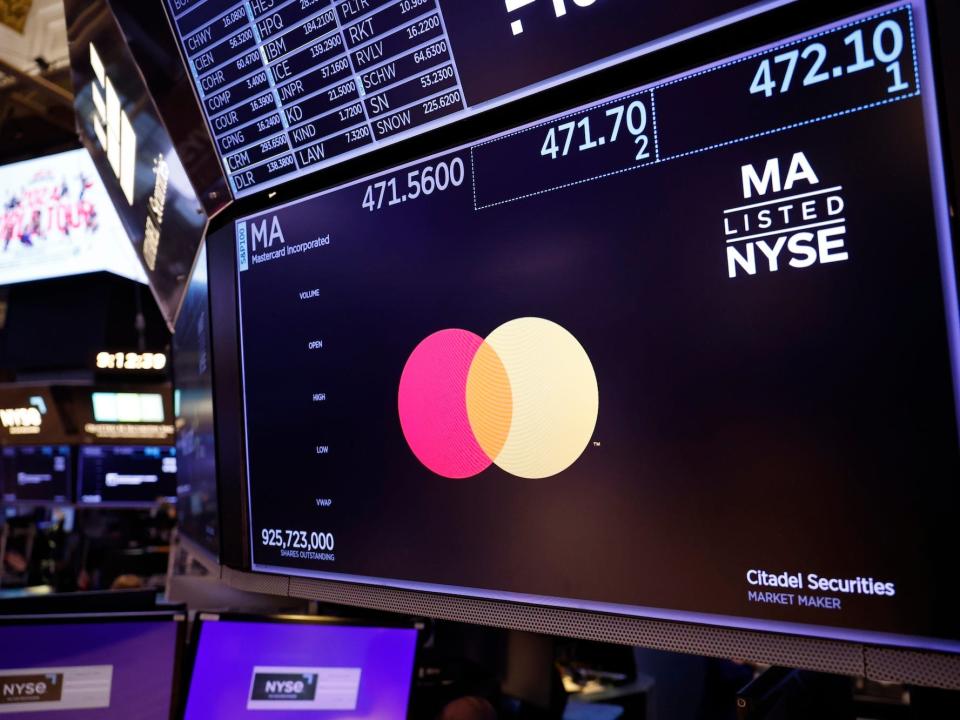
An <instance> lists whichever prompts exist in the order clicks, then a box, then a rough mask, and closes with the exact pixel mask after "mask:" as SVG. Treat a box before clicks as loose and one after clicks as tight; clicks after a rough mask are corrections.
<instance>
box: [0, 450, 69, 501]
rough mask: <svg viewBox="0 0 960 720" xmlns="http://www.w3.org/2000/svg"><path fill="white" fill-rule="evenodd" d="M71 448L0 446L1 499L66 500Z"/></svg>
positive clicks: (67, 497)
mask: <svg viewBox="0 0 960 720" xmlns="http://www.w3.org/2000/svg"><path fill="white" fill-rule="evenodd" d="M71 470H72V463H71V451H70V447H69V446H66V445H8V446H6V447H3V448H0V486H2V489H3V492H2V495H0V499H2V500H3V502H6V503H30V504H33V503H43V504H56V503H65V502H69V500H70V478H71Z"/></svg>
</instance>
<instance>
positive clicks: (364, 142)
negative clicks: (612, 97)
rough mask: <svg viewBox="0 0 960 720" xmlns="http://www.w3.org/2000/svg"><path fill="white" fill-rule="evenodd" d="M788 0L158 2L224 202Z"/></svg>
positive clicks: (293, 0)
mask: <svg viewBox="0 0 960 720" xmlns="http://www.w3.org/2000/svg"><path fill="white" fill-rule="evenodd" d="M787 2H789V0H771V1H770V2H751V1H750V0H709V2H706V1H705V0H682V2H674V3H670V4H665V3H639V2H635V1H634V0H603V2H598V1H597V0H507V1H506V2H505V3H504V2H503V1H502V0H483V1H478V2H461V1H460V0H167V8H168V11H169V15H170V18H171V22H172V25H173V27H174V29H175V32H176V34H177V36H178V37H179V39H180V47H181V51H182V53H183V57H184V61H185V62H186V64H187V67H188V69H189V71H190V75H191V77H192V79H193V83H194V87H195V90H196V93H197V97H198V99H199V101H200V104H201V105H202V107H203V112H204V114H205V115H206V117H207V121H208V124H209V129H210V132H211V134H212V136H213V138H214V144H215V145H216V148H217V151H218V153H219V154H220V157H221V160H222V162H223V166H224V170H225V172H226V174H227V177H228V178H229V182H230V186H231V189H232V191H233V193H234V195H235V196H237V197H241V196H244V195H248V194H250V193H253V192H256V191H257V190H261V189H264V188H268V187H271V186H273V185H276V184H278V183H281V182H285V181H287V180H290V179H291V178H294V177H298V176H300V175H304V174H306V173H310V172H313V171H315V170H318V169H320V168H323V167H326V166H329V165H331V164H333V163H337V162H340V161H342V160H345V159H347V158H350V157H353V156H356V155H358V154H361V153H365V152H368V151H370V150H372V149H375V148H377V147H380V146H382V145H384V144H386V143H392V142H395V141H397V140H400V139H403V138H405V137H410V136H411V135H414V134H417V133H420V132H424V131H425V130H428V129H430V128H432V127H436V126H438V125H440V124H445V123H449V122H452V121H455V120H458V119H461V118H463V117H465V116H466V115H467V114H468V113H469V112H470V111H471V110H474V109H480V108H486V107H491V106H493V105H498V104H502V103H504V102H508V101H510V100H513V99H516V98H517V97H520V96H522V95H524V94H528V93H530V92H532V91H535V90H537V89H539V88H542V87H544V86H546V85H550V84H555V83H557V82H560V81H563V80H567V79H569V78H571V77H573V76H574V75H579V74H583V73H584V72H587V71H589V70H592V69H596V67H598V66H600V65H602V64H604V63H607V62H610V61H611V60H612V59H613V58H616V59H617V60H622V59H624V58H626V57H628V56H630V55H635V54H638V53H641V52H643V51H644V50H645V49H648V47H647V46H649V45H650V44H651V43H653V42H654V41H657V42H658V43H660V44H665V43H669V42H673V41H675V40H676V36H678V35H679V34H680V33H681V32H683V33H684V34H686V35H692V34H696V33H700V32H704V31H706V30H709V29H711V28H713V27H717V26H719V25H723V24H727V23H730V22H734V21H735V20H737V19H739V18H741V17H746V16H749V15H753V14H756V13H759V12H761V11H763V10H764V9H766V8H768V7H776V6H779V5H784V4H786V3H787Z"/></svg>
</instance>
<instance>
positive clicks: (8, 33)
mask: <svg viewBox="0 0 960 720" xmlns="http://www.w3.org/2000/svg"><path fill="white" fill-rule="evenodd" d="M76 145H77V136H76V130H75V124H74V120H73V88H72V86H71V84H70V66H69V55H68V51H67V27H66V22H65V20H64V13H63V0H0V163H6V162H12V161H14V160H21V159H25V158H29V157H33V156H35V155H41V154H46V153H49V152H56V151H58V150H62V149H66V148H69V147H75V146H76Z"/></svg>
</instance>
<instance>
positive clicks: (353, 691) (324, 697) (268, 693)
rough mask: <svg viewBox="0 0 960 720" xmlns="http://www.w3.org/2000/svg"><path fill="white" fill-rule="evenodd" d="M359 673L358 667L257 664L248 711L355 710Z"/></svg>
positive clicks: (248, 700)
mask: <svg viewBox="0 0 960 720" xmlns="http://www.w3.org/2000/svg"><path fill="white" fill-rule="evenodd" d="M361 674H362V669H361V668H358V667H286V666H284V667H276V666H273V665H269V666H268V665H257V666H255V667H254V668H253V675H252V676H251V678H250V695H249V697H248V698H247V710H356V709H357V700H358V698H359V695H360V676H361Z"/></svg>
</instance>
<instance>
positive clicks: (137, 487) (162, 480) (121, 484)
mask: <svg viewBox="0 0 960 720" xmlns="http://www.w3.org/2000/svg"><path fill="white" fill-rule="evenodd" d="M77 480H78V482H77V502H78V503H79V504H81V505H124V506H134V507H143V506H150V505H153V504H155V503H157V502H164V501H165V502H171V503H173V502H176V496H177V450H176V448H174V447H158V446H142V445H87V446H84V447H81V448H80V459H79V461H78V463H77Z"/></svg>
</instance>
